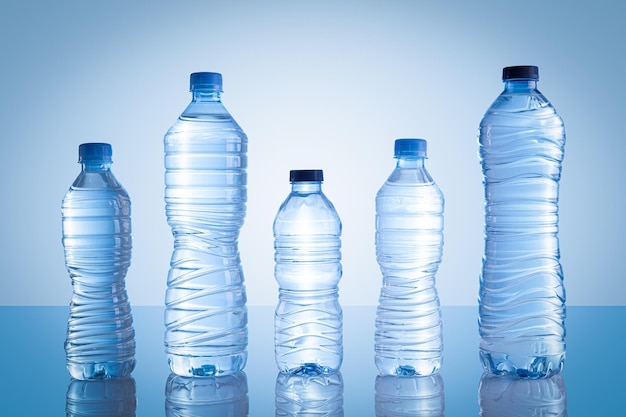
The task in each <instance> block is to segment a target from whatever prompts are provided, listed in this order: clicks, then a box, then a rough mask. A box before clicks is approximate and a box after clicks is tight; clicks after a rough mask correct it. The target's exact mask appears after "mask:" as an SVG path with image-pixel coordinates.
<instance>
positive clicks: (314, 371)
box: [280, 363, 339, 376]
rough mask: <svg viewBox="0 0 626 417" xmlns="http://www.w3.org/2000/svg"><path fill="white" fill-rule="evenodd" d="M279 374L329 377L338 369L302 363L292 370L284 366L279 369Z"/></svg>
mask: <svg viewBox="0 0 626 417" xmlns="http://www.w3.org/2000/svg"><path fill="white" fill-rule="evenodd" d="M280 372H281V373H283V374H289V375H297V376H305V375H306V376H314V375H330V374H335V373H337V372H339V368H331V367H329V366H323V365H320V364H317V363H304V364H302V365H298V366H295V367H293V368H289V367H288V366H285V367H283V368H281V369H280Z"/></svg>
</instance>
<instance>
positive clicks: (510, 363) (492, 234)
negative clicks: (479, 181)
mask: <svg viewBox="0 0 626 417" xmlns="http://www.w3.org/2000/svg"><path fill="white" fill-rule="evenodd" d="M502 79H503V81H504V91H503V92H502V93H501V94H500V95H499V96H498V98H497V99H496V100H495V101H494V103H493V104H492V105H491V107H489V109H488V110H487V112H486V113H485V115H484V117H483V119H482V121H481V123H480V137H479V145H480V146H479V151H480V160H481V164H482V171H483V175H484V187H485V252H484V256H483V264H482V273H481V277H480V296H479V329H480V337H481V340H480V357H481V360H482V363H483V367H484V368H485V370H487V371H490V372H495V373H499V374H508V373H513V374H516V375H518V376H520V377H526V378H542V377H548V376H550V375H551V374H553V373H555V372H560V370H561V369H562V367H563V363H564V360H565V288H564V286H563V271H562V269H561V264H560V261H559V259H560V252H559V241H558V237H557V232H558V198H559V180H560V177H561V162H562V160H563V154H564V145H565V130H564V126H563V120H562V119H561V118H560V117H559V115H558V114H557V113H556V111H555V109H554V107H553V106H552V105H551V104H550V103H549V101H548V100H547V99H546V98H545V97H544V96H543V95H542V94H541V93H540V92H539V90H537V81H538V80H539V70H538V68H537V67H535V66H516V67H506V68H504V70H503V76H502Z"/></svg>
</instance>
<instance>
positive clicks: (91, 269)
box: [61, 143, 135, 380]
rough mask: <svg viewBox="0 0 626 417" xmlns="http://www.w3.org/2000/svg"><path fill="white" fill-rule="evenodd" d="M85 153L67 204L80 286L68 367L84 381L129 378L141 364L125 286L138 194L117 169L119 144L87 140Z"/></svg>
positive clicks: (74, 273)
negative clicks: (134, 199)
mask: <svg viewBox="0 0 626 417" xmlns="http://www.w3.org/2000/svg"><path fill="white" fill-rule="evenodd" d="M78 153H79V160H78V162H79V163H80V164H81V166H82V169H81V172H80V174H79V175H78V177H77V178H76V180H75V181H74V183H73V184H72V186H71V187H70V189H69V190H68V192H67V194H66V195H65V198H64V199H63V203H62V206H61V214H62V229H63V247H64V250H65V265H66V267H67V270H68V271H69V273H70V277H71V278H72V288H73V296H72V302H71V304H70V315H69V320H68V326H67V339H66V341H65V353H66V362H67V368H68V370H69V372H70V374H71V375H72V377H73V378H76V379H79V380H91V379H108V378H117V377H126V376H128V375H130V373H131V372H132V370H133V369H134V367H135V333H134V329H133V318H132V313H131V308H130V303H129V300H128V295H127V293H126V285H125V278H126V272H127V271H128V267H129V266H130V260H131V248H132V236H131V221H130V198H129V197H128V193H127V192H126V190H125V189H124V187H122V185H121V184H120V183H119V182H118V181H117V179H116V178H115V176H114V175H113V173H112V172H111V163H112V159H111V155H112V149H111V145H109V144H108V143H83V144H82V145H80V147H79V151H78Z"/></svg>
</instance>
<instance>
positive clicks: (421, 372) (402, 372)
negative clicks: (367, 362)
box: [375, 356, 441, 376]
mask: <svg viewBox="0 0 626 417" xmlns="http://www.w3.org/2000/svg"><path fill="white" fill-rule="evenodd" d="M375 362H376V367H377V368H378V373H379V375H395V376H429V375H434V374H436V373H437V372H439V368H440V367H441V358H434V359H417V360H410V361H402V360H400V359H390V358H380V357H378V356H377V357H376V359H375Z"/></svg>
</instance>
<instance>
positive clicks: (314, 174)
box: [289, 169, 324, 182]
mask: <svg viewBox="0 0 626 417" xmlns="http://www.w3.org/2000/svg"><path fill="white" fill-rule="evenodd" d="M305 181H315V182H318V181H324V171H322V170H321V169H292V170H291V171H289V182H305Z"/></svg>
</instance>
